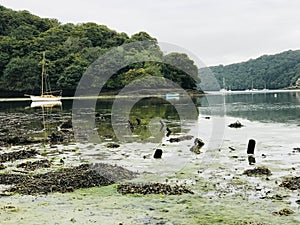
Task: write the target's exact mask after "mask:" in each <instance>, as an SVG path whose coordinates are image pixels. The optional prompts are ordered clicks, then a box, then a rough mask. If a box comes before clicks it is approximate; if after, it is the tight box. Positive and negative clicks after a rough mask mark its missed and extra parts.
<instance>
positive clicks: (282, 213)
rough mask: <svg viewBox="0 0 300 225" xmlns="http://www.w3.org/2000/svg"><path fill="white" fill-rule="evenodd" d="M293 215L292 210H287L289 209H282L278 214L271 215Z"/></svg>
mask: <svg viewBox="0 0 300 225" xmlns="http://www.w3.org/2000/svg"><path fill="white" fill-rule="evenodd" d="M293 213H295V212H294V211H293V210H291V209H289V208H284V209H281V210H279V211H278V212H273V213H272V214H273V215H279V216H288V215H291V214H293Z"/></svg>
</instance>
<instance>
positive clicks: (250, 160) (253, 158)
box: [248, 155, 256, 165]
mask: <svg viewBox="0 0 300 225" xmlns="http://www.w3.org/2000/svg"><path fill="white" fill-rule="evenodd" d="M248 163H249V165H253V164H255V163H256V160H255V157H254V155H248Z"/></svg>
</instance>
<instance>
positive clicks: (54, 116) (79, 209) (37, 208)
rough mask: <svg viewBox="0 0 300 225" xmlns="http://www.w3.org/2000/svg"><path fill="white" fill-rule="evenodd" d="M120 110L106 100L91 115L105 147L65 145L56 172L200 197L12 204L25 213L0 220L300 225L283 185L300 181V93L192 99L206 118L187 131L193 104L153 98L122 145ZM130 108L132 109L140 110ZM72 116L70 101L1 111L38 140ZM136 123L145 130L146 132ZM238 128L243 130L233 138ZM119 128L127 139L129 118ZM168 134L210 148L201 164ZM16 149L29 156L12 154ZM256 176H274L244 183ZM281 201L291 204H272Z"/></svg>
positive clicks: (83, 194) (101, 194) (133, 113)
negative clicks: (87, 172) (120, 170)
mask: <svg viewBox="0 0 300 225" xmlns="http://www.w3.org/2000/svg"><path fill="white" fill-rule="evenodd" d="M114 101H115V99H99V100H98V101H97V104H96V108H95V109H92V110H90V111H85V112H88V113H90V112H93V113H92V114H91V115H96V117H95V127H93V130H94V131H96V132H97V135H98V137H99V140H100V141H99V142H96V143H84V142H82V143H80V144H79V143H69V144H67V143H65V144H56V145H53V146H51V147H49V148H47V147H46V150H47V151H48V150H49V154H44V156H46V157H50V159H51V161H52V162H53V163H54V165H55V166H56V167H60V166H61V164H60V159H63V160H64V162H65V166H69V165H73V164H78V163H82V162H86V161H92V162H95V161H103V162H108V163H111V164H118V165H121V166H124V167H127V168H129V169H133V170H135V171H139V172H143V171H145V172H147V173H145V174H142V175H141V176H140V177H139V178H137V180H135V181H134V182H166V179H167V180H168V182H170V183H171V184H174V183H176V184H178V183H187V184H189V185H190V187H191V189H192V190H193V191H194V192H195V194H194V195H193V196H190V195H183V196H170V197H169V196H152V195H150V196H134V197H132V196H122V195H120V194H118V193H116V191H115V189H114V187H112V186H110V187H104V188H94V189H84V190H79V191H76V192H74V193H66V194H51V195H49V196H34V197H30V196H12V197H9V198H2V199H1V200H2V201H1V202H2V203H1V204H2V205H13V206H15V207H16V209H17V210H18V211H16V212H13V213H10V214H9V213H0V220H1V221H4V224H28V223H33V221H34V222H35V223H36V224H49V221H55V222H57V223H60V222H63V223H64V222H66V223H68V222H69V224H71V223H73V222H72V220H71V219H73V218H74V219H76V221H77V222H78V223H81V224H90V223H91V221H90V219H92V220H93V221H94V223H101V221H106V224H118V223H120V222H124V223H125V222H126V224H157V223H165V224H230V225H233V224H291V225H296V224H299V222H300V216H299V215H300V212H299V208H298V205H297V204H296V200H297V199H299V196H298V192H297V191H289V190H286V189H284V188H281V187H279V184H280V183H281V181H282V179H283V177H285V176H297V175H299V171H300V164H299V160H300V157H299V156H300V153H298V152H297V151H294V150H293V149H294V148H295V147H300V143H299V140H300V133H299V130H300V127H299V125H300V120H299V118H300V117H299V116H300V114H299V107H300V92H280V91H279V92H276V93H273V92H268V93H234V92H233V93H230V94H226V95H220V94H215V93H214V94H208V95H206V96H204V97H197V98H193V102H194V105H195V107H196V108H197V109H198V111H199V116H198V117H197V118H194V117H190V118H189V117H186V118H185V119H184V121H181V117H180V113H178V112H182V111H180V110H179V111H178V110H177V109H178V108H179V109H182V108H183V109H184V108H187V106H186V104H185V101H184V99H179V100H177V99H173V100H170V101H169V102H168V101H166V100H165V99H159V98H146V99H144V100H142V101H138V102H136V103H135V104H133V107H131V108H130V113H129V120H131V121H132V122H133V123H134V126H135V129H134V130H133V132H132V133H127V134H129V136H127V137H125V138H122V140H120V137H119V136H116V132H115V131H114V129H113V124H112V121H111V119H110V118H111V116H110V114H111V108H112V107H113V104H114ZM130 101H131V100H130V99H129V100H128V101H127V100H126V101H124V102H127V103H128V105H132V104H131V103H132V102H130ZM174 105H177V109H176V107H175V106H174ZM180 107H181V108H180ZM125 109H126V110H128V109H127V108H126V107H124V108H122V107H121V108H119V111H124V110H125ZM71 112H72V101H71V100H64V101H63V104H62V106H57V107H53V108H44V109H43V108H39V107H37V108H30V102H29V101H5V102H0V118H1V119H2V121H6V119H7V118H12V119H13V120H17V122H19V123H13V124H16V125H17V126H18V129H23V128H24V127H23V125H24V124H25V125H24V126H25V128H24V129H29V130H32V131H34V132H33V133H34V135H37V134H39V133H40V134H43V133H44V132H46V130H45V127H44V126H43V123H42V122H44V125H45V124H46V125H49V126H48V129H49V128H51V131H50V132H55V131H56V130H57V127H58V126H59V125H60V124H61V123H62V122H64V121H66V120H68V119H71ZM183 112H185V111H183ZM186 113H188V112H186ZM88 115H90V114H88ZM120 115H121V114H120ZM136 118H139V119H140V120H141V124H140V125H138V122H137V120H136ZM236 120H239V121H240V122H241V123H242V124H243V125H244V127H242V128H239V129H234V128H229V127H228V125H229V124H230V123H232V122H235V121H236ZM161 121H162V122H163V123H164V127H163V128H162V124H161ZM23 123H24V124H23ZM116 123H117V124H121V125H122V127H123V128H124V129H125V130H126V131H128V129H129V126H128V121H127V118H126V120H125V122H124V120H122V119H121V118H118V117H117V119H116ZM22 124H23V125H22ZM20 125H21V128H19V127H20ZM166 126H168V127H169V128H170V129H171V130H172V134H171V135H170V137H180V136H183V135H187V134H188V135H192V136H193V137H194V138H195V137H199V138H201V139H203V140H204V142H205V146H204V147H203V148H202V149H201V154H199V155H196V154H193V153H192V152H191V151H190V147H191V146H192V145H193V141H194V140H193V139H191V140H186V141H182V142H180V143H170V142H169V141H168V139H169V138H170V137H166V136H165V134H166V131H165V128H166ZM1 132H4V131H1ZM0 134H1V135H2V133H0ZM42 137H45V135H44V134H43V135H42ZM249 139H255V140H256V148H255V158H256V164H255V165H249V164H248V161H247V154H246V149H247V143H248V140H249ZM108 142H115V143H119V144H120V147H119V148H115V149H110V148H107V147H106V144H107V143H108ZM17 148H22V147H18V146H15V147H12V148H11V149H9V147H8V148H7V149H5V150H7V151H9V150H14V149H17ZM33 148H37V149H38V148H39V146H38V145H35V146H34V147H33ZM156 148H161V149H163V158H162V159H161V160H155V159H153V153H154V150H155V149H156ZM38 150H39V149H38ZM255 166H266V167H268V168H269V169H270V170H271V171H272V176H270V177H269V178H268V179H266V177H247V176H245V175H243V171H244V170H245V169H249V168H250V169H251V168H252V169H253V168H254V167H255ZM148 172H151V173H148ZM276 195H278V196H282V198H283V200H282V201H278V200H274V199H272V196H276ZM2 205H1V207H2ZM87 205H88V207H87ZM2 208H3V207H2ZM2 208H1V209H0V210H3V209H2ZM150 208H151V209H154V210H149V209H150ZM282 208H291V209H292V210H293V211H294V212H295V214H293V215H290V216H287V217H279V216H274V215H272V212H274V211H278V210H280V209H282ZM28 209H30V210H28ZM165 212H168V213H165ZM87 215H88V216H87ZM49 218H50V219H49ZM87 218H88V219H89V220H88V219H87ZM22 221H23V222H22ZM73 221H74V220H73ZM145 221H146V222H145ZM240 221H247V223H246V222H245V223H241V222H240ZM251 221H253V222H251Z"/></svg>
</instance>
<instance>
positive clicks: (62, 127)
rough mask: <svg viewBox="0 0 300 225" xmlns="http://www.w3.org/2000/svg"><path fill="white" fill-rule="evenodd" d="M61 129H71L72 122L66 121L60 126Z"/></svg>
mask: <svg viewBox="0 0 300 225" xmlns="http://www.w3.org/2000/svg"><path fill="white" fill-rule="evenodd" d="M60 128H61V129H71V128H73V125H72V120H68V121H66V122H64V123H62V124H61V125H60Z"/></svg>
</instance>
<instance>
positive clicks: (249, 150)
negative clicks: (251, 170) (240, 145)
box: [247, 139, 255, 154]
mask: <svg viewBox="0 0 300 225" xmlns="http://www.w3.org/2000/svg"><path fill="white" fill-rule="evenodd" d="M254 149H255V140H253V139H250V140H249V142H248V148H247V154H254Z"/></svg>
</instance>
